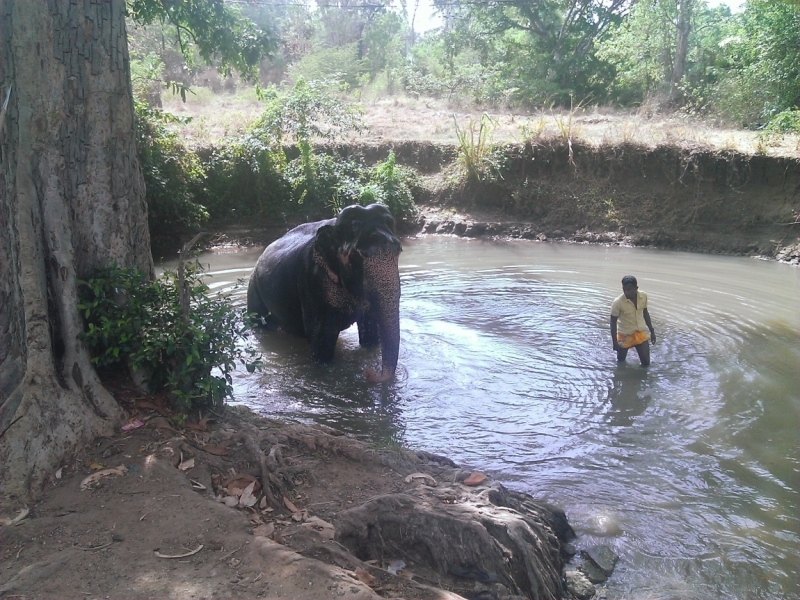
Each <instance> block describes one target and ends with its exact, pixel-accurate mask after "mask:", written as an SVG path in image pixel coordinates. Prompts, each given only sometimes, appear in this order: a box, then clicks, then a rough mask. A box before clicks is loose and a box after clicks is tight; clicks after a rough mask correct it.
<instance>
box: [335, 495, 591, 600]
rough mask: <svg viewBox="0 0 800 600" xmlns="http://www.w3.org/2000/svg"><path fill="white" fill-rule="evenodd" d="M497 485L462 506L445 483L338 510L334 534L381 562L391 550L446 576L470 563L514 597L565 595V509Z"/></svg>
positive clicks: (361, 555) (464, 498)
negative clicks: (562, 590)
mask: <svg viewBox="0 0 800 600" xmlns="http://www.w3.org/2000/svg"><path fill="white" fill-rule="evenodd" d="M496 486H497V487H496V489H491V490H486V489H475V488H463V492H462V494H463V496H462V495H459V497H458V502H455V503H454V502H453V490H448V489H445V488H442V487H438V488H431V487H426V486H420V487H417V488H415V489H414V490H413V493H407V494H386V495H383V496H378V497H376V498H372V499H371V500H369V501H368V502H366V503H365V504H363V505H361V506H358V507H356V508H352V509H349V510H346V511H344V512H341V513H339V515H338V516H337V523H336V524H337V528H336V538H335V539H336V541H337V542H339V543H341V544H342V545H343V546H345V547H346V548H348V549H349V550H350V551H351V552H352V553H353V554H355V555H356V556H358V557H359V558H361V559H362V560H370V559H376V560H381V559H382V558H383V557H384V554H385V551H386V548H392V549H393V551H395V552H398V553H400V554H402V555H403V557H404V558H405V560H406V561H407V562H409V563H410V564H415V563H418V564H425V565H426V566H427V568H429V569H432V570H433V571H435V572H437V573H438V574H439V575H441V576H442V577H453V575H452V573H453V568H454V567H455V568H456V569H458V568H462V569H463V568H466V567H467V566H469V567H470V568H471V569H473V570H476V571H475V573H477V572H478V571H477V570H479V571H480V572H481V573H486V574H492V575H494V577H496V582H497V583H501V584H503V585H504V586H505V587H506V588H507V589H508V591H509V592H510V593H511V594H517V595H522V596H527V597H530V598H558V597H560V590H561V569H562V567H563V560H564V559H563V555H562V550H563V548H564V543H565V540H564V539H562V536H559V533H562V534H564V533H566V529H564V527H563V526H561V525H559V523H560V522H561V521H564V525H566V528H567V529H569V525H568V524H566V519H565V518H564V517H563V512H560V511H558V510H557V509H554V508H553V507H549V506H547V505H544V504H540V503H537V502H535V501H534V500H533V499H532V498H530V497H529V496H527V495H524V494H519V493H517V492H512V491H510V490H507V489H505V488H503V487H502V486H501V485H500V484H496ZM569 531H570V532H571V529H569ZM495 536H497V537H495ZM494 577H490V578H489V579H490V580H493V579H494ZM490 582H492V583H493V582H494V581H490ZM587 582H588V580H587Z"/></svg>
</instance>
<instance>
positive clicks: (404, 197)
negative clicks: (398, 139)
mask: <svg viewBox="0 0 800 600" xmlns="http://www.w3.org/2000/svg"><path fill="white" fill-rule="evenodd" d="M415 179H416V178H415V175H414V173H413V171H411V170H410V169H407V168H405V167H401V166H399V165H397V164H396V162H395V156H394V152H391V153H389V156H388V157H387V158H386V160H385V161H383V162H382V163H380V164H377V165H375V166H374V167H373V168H372V170H371V171H370V181H369V183H368V184H367V185H366V186H364V187H362V191H361V197H360V198H359V202H360V203H361V204H364V205H367V204H372V203H373V202H381V203H383V204H385V205H386V207H387V208H388V209H389V211H390V212H391V213H392V214H393V215H394V216H395V218H397V219H400V220H409V219H412V218H414V217H415V216H417V212H418V210H417V206H416V204H414V196H413V195H412V193H411V187H412V186H413V185H414V184H415Z"/></svg>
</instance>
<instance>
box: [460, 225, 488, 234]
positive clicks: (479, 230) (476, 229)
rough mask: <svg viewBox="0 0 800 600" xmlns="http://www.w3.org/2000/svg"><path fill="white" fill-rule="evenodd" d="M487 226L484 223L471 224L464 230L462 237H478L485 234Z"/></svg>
mask: <svg viewBox="0 0 800 600" xmlns="http://www.w3.org/2000/svg"><path fill="white" fill-rule="evenodd" d="M488 227H489V226H488V224H486V223H473V224H472V225H469V226H468V227H467V228H466V230H465V231H464V237H478V236H481V235H483V234H484V233H486V230H487V229H488Z"/></svg>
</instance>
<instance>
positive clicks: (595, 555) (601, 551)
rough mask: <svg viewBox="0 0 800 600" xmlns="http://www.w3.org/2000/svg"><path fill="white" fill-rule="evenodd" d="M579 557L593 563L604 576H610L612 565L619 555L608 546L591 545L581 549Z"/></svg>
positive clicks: (613, 565) (614, 564)
mask: <svg viewBox="0 0 800 600" xmlns="http://www.w3.org/2000/svg"><path fill="white" fill-rule="evenodd" d="M581 557H583V559H584V560H586V561H589V562H591V563H593V564H594V566H596V567H597V568H598V569H600V570H601V571H602V572H603V573H604V574H605V575H606V576H610V575H611V573H613V572H614V567H615V566H616V564H617V561H618V560H619V555H618V554H617V553H616V552H614V551H613V550H612V549H611V548H609V547H608V546H603V545H601V546H591V547H589V548H587V549H586V550H583V551H581Z"/></svg>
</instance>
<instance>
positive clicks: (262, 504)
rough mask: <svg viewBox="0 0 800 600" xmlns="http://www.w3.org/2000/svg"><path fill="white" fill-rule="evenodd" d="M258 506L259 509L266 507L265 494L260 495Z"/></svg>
mask: <svg viewBox="0 0 800 600" xmlns="http://www.w3.org/2000/svg"><path fill="white" fill-rule="evenodd" d="M258 508H260V509H261V510H264V509H265V508H267V497H266V496H261V502H259V503H258Z"/></svg>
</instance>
